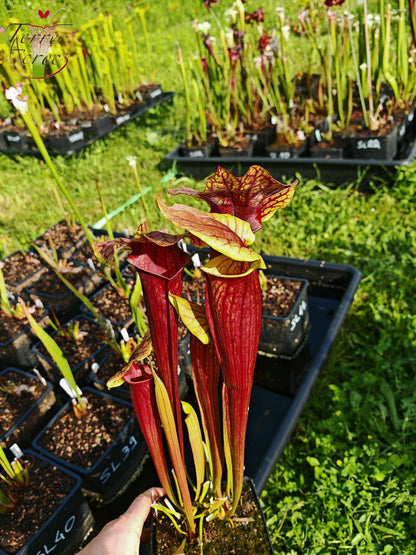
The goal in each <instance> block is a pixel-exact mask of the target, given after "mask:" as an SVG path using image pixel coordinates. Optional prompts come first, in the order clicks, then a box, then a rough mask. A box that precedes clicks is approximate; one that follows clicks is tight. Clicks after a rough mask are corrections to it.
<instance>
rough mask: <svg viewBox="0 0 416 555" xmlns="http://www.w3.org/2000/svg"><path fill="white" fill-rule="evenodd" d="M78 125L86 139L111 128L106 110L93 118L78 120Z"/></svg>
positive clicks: (97, 135) (99, 134)
mask: <svg viewBox="0 0 416 555" xmlns="http://www.w3.org/2000/svg"><path fill="white" fill-rule="evenodd" d="M79 125H80V127H81V129H82V131H83V133H84V135H85V138H86V139H87V140H90V139H94V138H95V137H99V136H101V135H102V134H103V133H105V132H106V131H109V130H110V129H111V118H110V115H109V114H107V113H106V112H104V113H102V114H99V115H98V116H97V117H96V118H95V119H94V120H91V121H80V122H79Z"/></svg>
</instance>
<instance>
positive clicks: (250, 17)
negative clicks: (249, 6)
mask: <svg viewBox="0 0 416 555" xmlns="http://www.w3.org/2000/svg"><path fill="white" fill-rule="evenodd" d="M264 14H265V12H264V10H263V9H262V8H257V10H256V11H255V12H253V13H249V12H246V13H245V16H244V17H245V20H246V23H253V22H254V21H255V22H256V23H261V22H263V21H264Z"/></svg>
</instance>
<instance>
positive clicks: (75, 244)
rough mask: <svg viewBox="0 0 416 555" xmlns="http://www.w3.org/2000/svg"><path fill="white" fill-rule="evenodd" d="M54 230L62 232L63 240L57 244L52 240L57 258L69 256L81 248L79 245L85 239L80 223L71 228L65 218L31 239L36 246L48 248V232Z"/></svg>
mask: <svg viewBox="0 0 416 555" xmlns="http://www.w3.org/2000/svg"><path fill="white" fill-rule="evenodd" d="M56 230H59V231H60V232H62V235H63V239H64V240H65V244H57V243H56V241H55V242H54V246H55V248H56V250H57V251H58V256H59V258H70V257H71V256H72V255H73V254H74V252H75V251H76V250H78V249H79V248H81V246H82V245H83V244H84V243H85V242H86V241H87V238H86V236H85V233H84V231H83V229H82V227H81V225H80V224H78V223H75V224H74V226H73V228H71V227H68V224H67V222H66V221H65V220H60V221H59V222H57V223H56V224H54V225H53V226H52V227H50V228H49V229H48V230H47V231H45V232H44V233H42V234H41V235H39V237H37V238H36V239H35V240H34V241H33V242H34V244H35V245H37V246H38V247H43V246H46V247H47V248H49V241H48V234H50V233H52V234H53V233H54V231H56ZM61 230H62V231H61Z"/></svg>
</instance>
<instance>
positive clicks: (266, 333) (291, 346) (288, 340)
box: [259, 274, 309, 358]
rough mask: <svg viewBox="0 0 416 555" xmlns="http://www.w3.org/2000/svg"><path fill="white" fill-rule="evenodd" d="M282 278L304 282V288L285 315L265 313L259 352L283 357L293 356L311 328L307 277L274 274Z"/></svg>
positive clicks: (268, 275)
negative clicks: (283, 316) (268, 314)
mask: <svg viewBox="0 0 416 555" xmlns="http://www.w3.org/2000/svg"><path fill="white" fill-rule="evenodd" d="M267 277H277V278H279V279H282V280H288V281H290V280H294V281H300V282H302V284H303V285H302V288H301V290H300V292H299V295H298V297H297V299H296V302H295V303H294V305H293V307H292V310H291V311H290V313H289V314H288V315H287V316H286V317H285V318H282V317H279V316H266V315H264V314H263V317H262V324H261V333H260V343H259V352H260V353H263V354H264V353H265V354H268V355H276V356H281V357H288V358H291V357H293V356H294V355H295V354H296V352H297V351H299V349H300V348H301V346H302V344H303V342H304V341H305V339H306V337H307V334H308V330H309V305H308V293H307V289H308V282H307V280H305V279H300V278H290V277H287V276H272V275H270V274H267Z"/></svg>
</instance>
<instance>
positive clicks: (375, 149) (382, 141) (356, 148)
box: [346, 125, 398, 160]
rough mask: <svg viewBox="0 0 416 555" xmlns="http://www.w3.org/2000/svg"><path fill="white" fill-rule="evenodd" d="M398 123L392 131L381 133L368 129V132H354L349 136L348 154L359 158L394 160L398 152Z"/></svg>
mask: <svg viewBox="0 0 416 555" xmlns="http://www.w3.org/2000/svg"><path fill="white" fill-rule="evenodd" d="M397 133H398V126H397V125H396V126H395V127H394V128H393V129H392V130H391V131H390V133H388V134H386V135H379V134H378V133H372V132H371V131H368V133H367V134H365V135H364V134H361V133H360V134H358V133H357V134H352V135H349V136H348V146H347V148H346V152H347V156H349V157H351V158H358V159H366V160H367V159H371V160H392V159H393V158H394V157H395V156H396V153H397Z"/></svg>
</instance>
